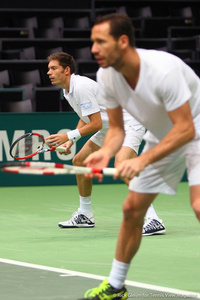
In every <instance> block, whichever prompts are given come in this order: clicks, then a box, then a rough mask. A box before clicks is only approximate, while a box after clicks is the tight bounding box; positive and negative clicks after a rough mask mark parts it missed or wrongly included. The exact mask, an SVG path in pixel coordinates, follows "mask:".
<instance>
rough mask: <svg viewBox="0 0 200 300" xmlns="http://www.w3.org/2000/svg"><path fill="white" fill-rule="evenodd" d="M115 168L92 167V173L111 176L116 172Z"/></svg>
mask: <svg viewBox="0 0 200 300" xmlns="http://www.w3.org/2000/svg"><path fill="white" fill-rule="evenodd" d="M116 171H117V169H115V168H104V169H94V168H92V173H96V174H97V173H99V174H100V173H101V174H103V175H105V176H113V175H114V174H115V173H116Z"/></svg>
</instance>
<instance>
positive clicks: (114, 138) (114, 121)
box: [84, 106, 125, 169]
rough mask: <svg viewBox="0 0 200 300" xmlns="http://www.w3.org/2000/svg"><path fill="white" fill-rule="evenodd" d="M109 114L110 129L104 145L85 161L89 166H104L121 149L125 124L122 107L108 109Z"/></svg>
mask: <svg viewBox="0 0 200 300" xmlns="http://www.w3.org/2000/svg"><path fill="white" fill-rule="evenodd" d="M107 113H108V116H109V129H108V131H107V133H106V136H105V138H104V143H103V146H102V148H101V149H100V150H98V151H96V152H94V153H92V154H91V155H89V156H88V157H87V159H86V160H85V161H84V163H85V164H87V166H88V167H94V168H100V169H102V168H104V167H106V166H107V165H108V163H109V160H110V159H111V158H112V157H113V156H114V155H115V154H116V153H117V152H118V151H119V149H120V148H121V145H122V143H123V140H124V136H125V133H124V124H123V115H122V108H121V107H120V106H118V107H117V108H115V109H107Z"/></svg>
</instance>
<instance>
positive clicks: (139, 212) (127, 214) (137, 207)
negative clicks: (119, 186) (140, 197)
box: [123, 196, 146, 226]
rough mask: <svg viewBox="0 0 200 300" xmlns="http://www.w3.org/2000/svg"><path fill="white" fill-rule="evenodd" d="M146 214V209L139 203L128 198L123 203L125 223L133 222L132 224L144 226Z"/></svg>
mask: <svg viewBox="0 0 200 300" xmlns="http://www.w3.org/2000/svg"><path fill="white" fill-rule="evenodd" d="M145 213H146V209H145V208H144V207H143V206H142V205H141V204H140V203H139V202H138V201H135V200H134V199H133V198H131V197H130V196H127V198H126V199H125V201H124V203H123V216H124V221H128V222H129V221H131V222H132V223H136V224H137V225H140V226H142V224H143V222H144V216H145Z"/></svg>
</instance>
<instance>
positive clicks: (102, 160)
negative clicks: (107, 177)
mask: <svg viewBox="0 0 200 300" xmlns="http://www.w3.org/2000/svg"><path fill="white" fill-rule="evenodd" d="M109 160H110V158H109V157H108V156H107V155H105V154H104V152H103V150H102V149H100V150H98V151H95V152H94V153H92V154H90V155H89V156H88V157H87V158H86V159H85V160H84V162H83V163H84V164H85V165H86V166H87V167H89V168H96V169H103V168H106V167H107V166H108V163H109ZM85 177H89V178H93V177H97V178H98V180H99V182H101V181H102V180H103V174H85Z"/></svg>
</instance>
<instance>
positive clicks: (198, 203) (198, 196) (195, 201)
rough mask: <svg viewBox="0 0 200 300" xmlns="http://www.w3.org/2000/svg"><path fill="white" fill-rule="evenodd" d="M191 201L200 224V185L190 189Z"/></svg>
mask: <svg viewBox="0 0 200 300" xmlns="http://www.w3.org/2000/svg"><path fill="white" fill-rule="evenodd" d="M190 199H191V205H192V208H193V210H194V212H195V214H196V217H197V219H198V220H199V222H200V185H193V186H191V187H190Z"/></svg>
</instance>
